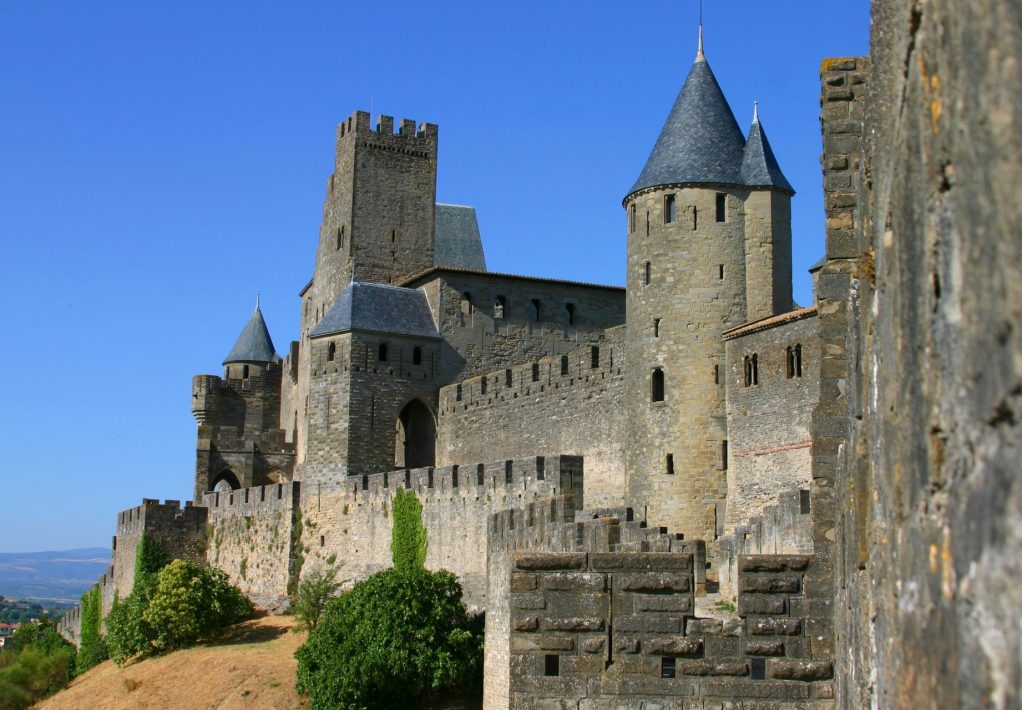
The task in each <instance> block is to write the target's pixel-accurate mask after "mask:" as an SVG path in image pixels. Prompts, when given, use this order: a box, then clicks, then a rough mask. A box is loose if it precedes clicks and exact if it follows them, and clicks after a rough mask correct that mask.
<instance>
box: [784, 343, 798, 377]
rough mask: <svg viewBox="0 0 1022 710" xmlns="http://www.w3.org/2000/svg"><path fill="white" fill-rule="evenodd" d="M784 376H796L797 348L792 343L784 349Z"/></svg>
mask: <svg viewBox="0 0 1022 710" xmlns="http://www.w3.org/2000/svg"><path fill="white" fill-rule="evenodd" d="M784 376H785V377H786V378H787V379H789V380H790V379H791V378H792V377H794V376H795V350H794V348H792V347H791V346H790V345H789V346H788V347H786V348H785V349H784Z"/></svg>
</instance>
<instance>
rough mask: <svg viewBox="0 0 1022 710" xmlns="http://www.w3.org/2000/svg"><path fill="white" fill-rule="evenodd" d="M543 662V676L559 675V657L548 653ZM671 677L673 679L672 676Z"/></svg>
mask: <svg viewBox="0 0 1022 710" xmlns="http://www.w3.org/2000/svg"><path fill="white" fill-rule="evenodd" d="M671 660H673V659H671ZM543 661H544V662H543V675H545V676H548V677H550V676H559V675H560V674H561V657H560V656H558V655H557V654H556V653H548V654H547V655H546V656H545V657H544V659H543ZM671 677H672V678H673V677H674V676H671Z"/></svg>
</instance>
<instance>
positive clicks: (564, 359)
mask: <svg viewBox="0 0 1022 710" xmlns="http://www.w3.org/2000/svg"><path fill="white" fill-rule="evenodd" d="M561 374H562V375H567V374H568V356H567V355H561Z"/></svg>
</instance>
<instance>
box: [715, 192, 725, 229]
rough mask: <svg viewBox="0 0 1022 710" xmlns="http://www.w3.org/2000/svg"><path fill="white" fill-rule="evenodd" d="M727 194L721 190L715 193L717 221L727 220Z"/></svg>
mask: <svg viewBox="0 0 1022 710" xmlns="http://www.w3.org/2000/svg"><path fill="white" fill-rule="evenodd" d="M726 218H727V195H725V194H724V193H723V192H718V193H717V221H718V222H726V221H727V219H726Z"/></svg>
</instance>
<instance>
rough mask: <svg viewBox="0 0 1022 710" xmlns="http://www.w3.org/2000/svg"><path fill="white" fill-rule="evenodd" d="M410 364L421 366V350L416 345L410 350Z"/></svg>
mask: <svg viewBox="0 0 1022 710" xmlns="http://www.w3.org/2000/svg"><path fill="white" fill-rule="evenodd" d="M412 364H413V365H421V364H422V348H420V347H419V346H418V345H416V346H415V349H414V350H412Z"/></svg>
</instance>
